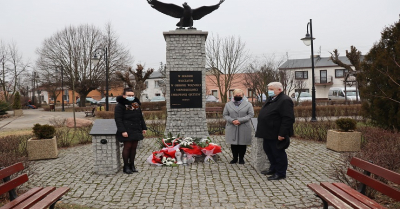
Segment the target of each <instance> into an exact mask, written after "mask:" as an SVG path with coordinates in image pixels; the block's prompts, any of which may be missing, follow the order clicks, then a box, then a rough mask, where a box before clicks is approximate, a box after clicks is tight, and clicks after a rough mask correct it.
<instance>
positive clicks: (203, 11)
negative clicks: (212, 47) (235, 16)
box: [147, 0, 225, 29]
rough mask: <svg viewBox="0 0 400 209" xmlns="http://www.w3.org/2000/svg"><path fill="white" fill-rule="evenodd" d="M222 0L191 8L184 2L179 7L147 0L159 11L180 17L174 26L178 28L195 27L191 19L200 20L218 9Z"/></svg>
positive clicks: (155, 0)
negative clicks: (209, 4) (213, 3)
mask: <svg viewBox="0 0 400 209" xmlns="http://www.w3.org/2000/svg"><path fill="white" fill-rule="evenodd" d="M224 1H225V0H220V1H219V3H218V4H216V5H213V6H202V7H199V8H196V9H192V8H190V6H189V5H188V4H187V3H186V2H185V3H183V4H182V6H183V7H180V6H178V5H175V4H167V3H163V2H160V1H157V0H147V2H148V3H149V4H150V5H151V7H153V8H154V9H156V10H158V11H159V12H161V13H164V14H166V15H169V16H171V17H175V18H180V21H179V22H178V23H177V24H176V26H179V29H183V27H189V29H195V28H193V20H200V19H201V18H202V17H204V16H206V15H208V14H210V13H211V12H213V11H214V10H216V9H218V8H219V5H220V4H222V3H223V2H224Z"/></svg>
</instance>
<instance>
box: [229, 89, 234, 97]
mask: <svg viewBox="0 0 400 209" xmlns="http://www.w3.org/2000/svg"><path fill="white" fill-rule="evenodd" d="M231 97H233V89H231V90H229V98H231Z"/></svg>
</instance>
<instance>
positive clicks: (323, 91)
mask: <svg viewBox="0 0 400 209" xmlns="http://www.w3.org/2000/svg"><path fill="white" fill-rule="evenodd" d="M336 69H343V68H342V67H339V66H333V67H322V68H314V73H315V78H316V79H315V80H316V83H317V81H318V80H319V77H320V71H321V70H326V71H327V77H328V82H330V79H331V76H332V78H333V84H327V85H315V98H317V99H328V91H329V88H331V87H344V83H343V81H344V78H335V70H336ZM293 71H307V72H308V79H307V80H306V82H305V83H306V87H305V89H309V92H310V93H311V88H312V70H311V68H310V69H297V70H293ZM292 93H294V90H293V91H291V92H289V94H288V95H289V96H290V95H292Z"/></svg>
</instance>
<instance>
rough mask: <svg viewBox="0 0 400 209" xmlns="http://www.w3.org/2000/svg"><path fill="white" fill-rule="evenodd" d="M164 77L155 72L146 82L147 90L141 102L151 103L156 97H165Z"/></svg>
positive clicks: (144, 91)
mask: <svg viewBox="0 0 400 209" xmlns="http://www.w3.org/2000/svg"><path fill="white" fill-rule="evenodd" d="M164 78H165V77H164V76H163V75H162V74H161V73H160V72H158V71H154V72H153V73H152V74H151V75H150V77H149V78H148V79H147V80H146V81H145V84H146V89H145V90H143V92H142V96H141V98H140V101H141V102H149V101H150V100H151V98H153V97H155V96H163V97H165V95H164V93H165V90H164V89H165V87H164V85H163V83H164Z"/></svg>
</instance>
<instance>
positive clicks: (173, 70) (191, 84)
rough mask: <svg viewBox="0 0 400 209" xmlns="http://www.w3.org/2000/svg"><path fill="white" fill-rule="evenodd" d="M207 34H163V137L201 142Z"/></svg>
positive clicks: (204, 128) (204, 131)
mask: <svg viewBox="0 0 400 209" xmlns="http://www.w3.org/2000/svg"><path fill="white" fill-rule="evenodd" d="M207 35H208V32H203V31H199V30H175V31H169V32H164V38H165V41H166V44H167V50H166V51H167V55H166V65H167V72H166V80H167V83H166V87H167V88H166V97H167V122H166V128H165V135H167V134H168V133H172V135H173V136H177V135H178V134H180V135H181V136H187V137H196V138H203V137H207V136H208V129H207V120H206V113H205V107H206V100H205V97H206V80H205V77H206V68H205V66H206V53H205V42H206V39H207Z"/></svg>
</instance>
